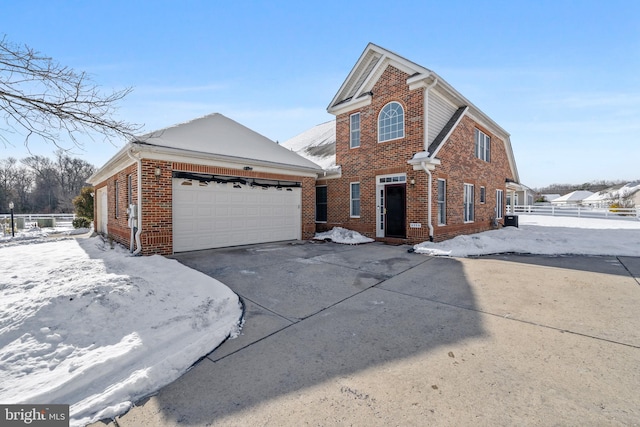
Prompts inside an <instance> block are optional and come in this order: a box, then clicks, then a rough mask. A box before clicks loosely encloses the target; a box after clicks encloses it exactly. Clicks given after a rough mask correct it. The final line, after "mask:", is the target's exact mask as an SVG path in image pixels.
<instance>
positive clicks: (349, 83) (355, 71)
mask: <svg viewBox="0 0 640 427" xmlns="http://www.w3.org/2000/svg"><path fill="white" fill-rule="evenodd" d="M389 65H392V66H393V67H395V68H397V69H399V70H401V71H403V72H404V73H406V74H407V75H408V76H409V77H408V78H407V85H408V86H409V90H414V89H419V88H425V89H432V88H433V89H436V90H437V92H438V94H439V95H441V96H443V97H444V98H446V99H447V101H448V102H450V103H451V104H453V105H455V106H456V107H457V109H458V110H457V111H456V112H455V113H454V114H453V116H452V117H451V119H450V120H449V123H448V124H447V125H451V128H450V129H449V130H448V131H447V132H445V133H444V134H442V131H441V132H440V133H441V134H438V136H437V137H436V138H435V139H434V141H430V142H428V144H429V147H428V148H427V147H425V150H428V152H429V154H428V156H429V157H431V158H433V159H435V155H436V153H437V151H439V148H440V146H441V145H442V144H444V143H446V140H447V137H448V135H450V131H451V130H452V129H453V128H454V127H455V125H456V124H457V123H458V122H459V120H460V119H461V118H462V117H463V116H464V115H469V116H471V117H472V118H473V120H474V121H476V122H478V123H480V124H482V125H483V126H485V127H486V128H487V129H489V130H491V132H492V133H494V134H495V135H497V136H498V137H500V138H501V139H502V140H503V141H504V144H505V149H506V152H507V157H508V160H509V166H510V167H511V171H512V173H513V176H514V178H515V181H516V182H519V181H520V178H519V175H518V169H517V166H516V162H515V157H514V155H513V149H512V147H511V137H510V135H509V133H508V132H507V131H506V130H504V129H503V128H502V127H500V125H498V124H497V123H496V122H495V121H493V120H492V119H491V118H490V117H489V116H487V115H486V114H485V113H484V112H482V110H480V109H479V108H478V107H476V106H475V105H474V104H473V103H472V102H471V101H469V100H468V99H467V98H465V97H464V96H463V95H462V94H461V93H460V92H458V91H457V90H455V89H454V88H453V87H452V86H451V85H450V84H449V83H447V82H446V81H445V80H444V79H443V78H442V77H440V76H439V75H438V74H436V73H435V72H434V71H432V70H430V69H428V68H425V67H423V66H421V65H419V64H416V63H415V62H412V61H409V60H408V59H406V58H404V57H402V56H400V55H398V54H396V53H394V52H392V51H390V50H387V49H384V48H382V47H380V46H378V45H375V44H373V43H369V44H368V45H367V47H366V48H365V49H364V51H363V52H362V54H361V55H360V58H359V59H358V61H357V62H356V64H355V65H354V67H353V68H352V69H351V71H350V72H349V74H348V75H347V78H346V79H345V81H344V82H343V83H342V85H341V86H340V89H338V92H337V93H336V94H335V96H334V97H333V99H332V100H331V103H330V104H329V106H328V107H327V111H328V112H329V113H331V114H334V115H336V116H337V115H338V114H342V113H346V112H349V111H354V110H356V109H358V108H361V107H363V106H366V105H369V104H370V103H371V99H372V97H373V96H374V94H373V93H372V92H371V91H372V89H373V87H374V86H375V84H376V82H377V81H378V78H379V77H380V76H381V75H382V73H383V72H384V71H385V70H386V69H387V67H388V66H389ZM463 107H466V109H464V111H462V112H461V111H460V109H461V108H463ZM445 127H446V126H445ZM436 141H438V143H437V144H436V143H435V142H436ZM426 143H427V142H426V141H425V145H426ZM432 148H433V150H432Z"/></svg>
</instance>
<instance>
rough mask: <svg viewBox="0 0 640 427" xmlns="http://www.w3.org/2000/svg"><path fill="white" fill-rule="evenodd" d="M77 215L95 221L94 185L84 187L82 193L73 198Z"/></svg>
mask: <svg viewBox="0 0 640 427" xmlns="http://www.w3.org/2000/svg"><path fill="white" fill-rule="evenodd" d="M73 206H74V207H75V208H76V215H78V216H79V217H85V218H88V219H89V220H90V221H93V187H83V188H82V190H80V195H79V196H76V197H75V198H74V199H73Z"/></svg>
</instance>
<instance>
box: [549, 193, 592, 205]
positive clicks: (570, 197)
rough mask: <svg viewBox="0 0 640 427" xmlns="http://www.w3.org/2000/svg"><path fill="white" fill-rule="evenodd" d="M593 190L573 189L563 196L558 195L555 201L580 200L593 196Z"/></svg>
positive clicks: (569, 201)
mask: <svg viewBox="0 0 640 427" xmlns="http://www.w3.org/2000/svg"><path fill="white" fill-rule="evenodd" d="M592 194H593V192H591V191H587V190H578V191H572V192H571V193H569V194H565V195H564V196H562V197H558V198H557V199H554V200H553V203H571V202H580V201H582V200H584V199H586V198H587V197H589V196H591V195H592Z"/></svg>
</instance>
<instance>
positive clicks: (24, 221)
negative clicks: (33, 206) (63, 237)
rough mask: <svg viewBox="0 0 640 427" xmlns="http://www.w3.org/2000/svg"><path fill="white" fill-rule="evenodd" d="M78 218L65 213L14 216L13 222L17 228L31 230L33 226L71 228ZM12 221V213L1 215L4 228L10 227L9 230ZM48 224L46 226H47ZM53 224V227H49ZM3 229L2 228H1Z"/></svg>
mask: <svg viewBox="0 0 640 427" xmlns="http://www.w3.org/2000/svg"><path fill="white" fill-rule="evenodd" d="M75 218H76V215H75V214H65V213H57V214H13V220H14V223H15V226H16V228H29V227H30V226H31V225H32V224H41V225H43V226H47V227H48V226H54V227H55V226H58V227H61V226H65V227H68V226H71V223H72V222H73V220H74V219H75ZM10 221H11V214H10V213H1V214H0V224H1V225H3V226H8V227H9V230H10V229H11V226H10V224H9V222H10ZM45 224H46V225H45ZM49 224H51V225H49ZM0 228H1V227H0Z"/></svg>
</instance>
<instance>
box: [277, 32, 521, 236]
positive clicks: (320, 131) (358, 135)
mask: <svg viewBox="0 0 640 427" xmlns="http://www.w3.org/2000/svg"><path fill="white" fill-rule="evenodd" d="M327 111H328V112H329V113H331V114H333V115H334V116H335V117H336V120H335V137H334V138H335V142H333V141H332V139H331V136H333V135H332V133H331V129H330V127H331V126H332V124H330V123H334V122H327V123H325V124H323V125H319V126H316V127H315V128H312V129H310V130H309V131H308V132H305V133H303V134H301V135H298V136H297V137H295V138H292V139H291V140H289V141H286V142H284V143H283V144H282V145H283V146H284V147H287V148H290V149H292V150H293V151H295V152H297V153H299V154H300V155H303V156H305V157H307V158H308V159H311V160H313V161H314V162H317V163H321V164H323V167H324V168H325V171H324V173H323V174H322V175H320V176H319V177H318V180H317V182H316V224H317V227H318V230H319V231H321V230H323V229H329V228H332V227H333V226H342V227H345V228H349V229H353V230H356V231H359V232H361V233H363V234H365V235H366V236H368V237H373V238H376V239H378V240H386V241H394V242H396V241H399V242H405V243H417V242H421V241H424V240H427V239H432V240H436V241H438V240H444V239H448V238H451V237H454V236H457V235H460V234H469V233H476V232H479V231H484V230H488V229H490V228H492V227H494V226H495V225H496V224H497V223H498V222H500V221H502V219H503V217H504V214H505V207H506V200H507V196H508V195H509V194H513V195H514V196H513V199H515V197H516V196H515V194H517V192H519V191H522V192H523V193H522V194H523V196H522V197H523V198H525V199H527V200H528V198H529V196H528V195H526V196H525V194H526V189H525V188H524V187H523V186H522V185H521V184H520V183H519V176H518V171H517V168H516V162H515V158H514V155H513V151H512V148H511V142H510V136H509V133H508V132H507V131H505V130H504V129H503V128H502V127H500V126H499V125H498V124H497V123H496V122H494V121H493V120H492V119H491V118H490V117H489V116H487V115H486V114H485V113H484V112H482V111H481V110H480V109H479V108H477V107H476V106H475V105H473V104H472V103H471V102H470V101H469V100H468V99H466V98H465V97H464V96H463V95H462V94H460V93H459V92H458V91H457V90H456V89H454V88H453V87H452V86H451V85H450V84H449V83H447V82H446V81H445V80H444V79H443V78H442V77H440V76H439V75H437V74H436V73H435V72H433V71H431V70H429V69H427V68H424V67H422V66H421V65H418V64H416V63H414V62H411V61H409V60H407V59H405V58H403V57H401V56H399V55H397V54H395V53H393V52H390V51H388V50H386V49H384V48H381V47H379V46H376V45H374V44H369V45H368V46H367V47H366V48H365V50H364V52H363V53H362V55H361V56H360V58H359V59H358V60H357V62H356V63H355V65H354V66H353V68H352V69H351V71H350V72H349V75H348V76H347V77H346V79H345V81H344V83H343V84H342V86H341V87H340V88H339V89H338V91H337V93H336V95H335V96H334V97H333V99H332V100H331V103H330V104H329V106H328V107H327ZM314 135H317V136H318V139H316V137H315V136H314ZM319 139H322V141H319ZM330 146H333V147H335V149H332V148H329V147H330ZM325 162H326V163H325Z"/></svg>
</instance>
